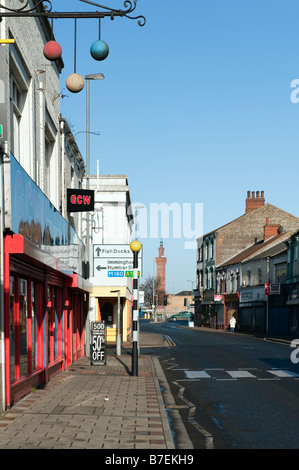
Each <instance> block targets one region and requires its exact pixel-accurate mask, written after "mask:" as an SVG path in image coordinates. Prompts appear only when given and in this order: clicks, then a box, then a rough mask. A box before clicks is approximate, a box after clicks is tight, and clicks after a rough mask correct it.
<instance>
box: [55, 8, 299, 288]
mask: <svg viewBox="0 0 299 470" xmlns="http://www.w3.org/2000/svg"><path fill="white" fill-rule="evenodd" d="M102 1H104V0H102ZM96 3H102V2H96ZM52 5H53V11H55V10H57V11H62V10H67V11H85V10H88V11H92V10H96V7H93V6H90V5H89V6H88V5H86V4H84V3H82V2H80V1H79V0H63V1H62V0H52ZM104 5H106V6H111V7H114V8H115V9H124V5H123V2H122V1H119V0H105V3H104ZM135 14H136V15H144V16H145V17H146V25H145V26H144V27H140V26H138V24H137V21H135V20H129V19H127V18H115V19H114V21H111V20H110V19H109V18H105V19H104V20H102V22H101V24H102V27H101V39H103V40H104V41H106V42H107V43H108V45H109V49H110V52H109V56H108V58H107V59H106V60H105V61H101V62H97V61H95V60H94V59H92V57H91V56H90V53H89V49H90V46H91V44H92V43H93V42H94V41H95V40H96V39H97V38H98V23H97V20H86V19H83V20H79V21H78V26H77V32H78V37H77V72H78V73H80V74H81V75H82V76H84V75H86V74H89V73H98V72H101V73H104V75H105V80H102V81H98V82H93V83H91V88H90V89H91V129H90V130H91V132H96V133H98V132H99V133H100V135H99V136H98V135H92V136H91V173H96V162H97V160H99V164H100V171H101V172H103V174H126V175H127V177H128V181H129V185H130V193H131V199H132V201H133V202H134V203H141V204H144V205H145V207H146V209H147V212H148V213H149V208H150V205H151V204H153V203H158V204H161V203H166V204H167V205H168V206H170V205H171V204H173V203H178V204H179V205H180V207H183V206H182V204H183V203H186V204H189V205H190V207H195V204H197V203H200V204H202V207H203V233H206V232H209V231H210V230H213V229H214V228H217V227H219V226H221V225H223V224H225V223H227V222H229V221H230V220H233V219H234V218H236V217H239V216H240V215H242V214H243V213H244V210H245V198H246V194H247V190H250V191H251V190H252V191H256V190H259V191H261V190H264V191H265V199H266V202H270V203H271V204H274V205H276V206H277V207H280V208H281V209H283V210H285V211H287V212H290V213H292V214H294V215H296V216H299V204H298V157H299V103H298V104H297V103H294V102H292V101H291V93H292V92H296V88H292V87H291V83H292V81H293V80H295V79H299V29H298V18H299V3H298V1H297V0H284V1H283V2H282V1H281V0H241V1H240V0H189V1H188V2H182V1H178V0H139V1H138V4H137V8H136V10H135ZM54 34H55V36H56V39H57V41H59V42H60V44H61V46H62V48H63V60H64V63H65V68H64V70H63V73H62V76H61V91H62V93H63V94H66V95H67V97H65V98H64V99H63V100H62V104H61V110H62V114H63V115H64V116H65V117H66V118H67V119H68V121H69V123H70V125H71V127H72V130H73V133H74V134H76V133H79V134H78V135H77V137H76V138H77V141H78V145H79V148H80V150H81V153H82V154H83V156H85V134H84V130H85V129H86V122H85V102H86V94H85V91H82V92H81V93H80V94H77V95H75V94H72V93H70V92H68V90H67V89H66V87H65V81H66V78H67V77H68V76H69V75H70V74H71V73H73V71H74V70H73V67H74V51H73V39H74V22H73V20H70V19H67V20H55V21H54ZM297 88H298V90H299V85H297ZM293 96H295V97H296V96H297V95H293ZM298 97H299V92H298ZM182 231H183V230H182ZM141 241H142V243H143V247H144V261H143V268H144V269H143V270H144V275H145V276H147V275H152V273H153V265H154V258H155V257H156V256H158V247H159V244H160V236H158V237H157V238H154V239H152V238H150V236H147V237H145V238H144V239H141ZM185 241H186V240H185V239H184V238H183V237H182V238H179V239H177V238H174V237H173V234H172V230H170V235H169V237H168V238H163V242H164V247H165V256H166V257H167V269H166V287H167V291H168V292H169V293H172V292H174V291H175V292H178V291H180V290H185V289H190V288H191V283H190V282H188V280H192V281H194V280H195V273H196V252H195V250H190V249H185V248H184V246H185V245H184V244H185Z"/></svg>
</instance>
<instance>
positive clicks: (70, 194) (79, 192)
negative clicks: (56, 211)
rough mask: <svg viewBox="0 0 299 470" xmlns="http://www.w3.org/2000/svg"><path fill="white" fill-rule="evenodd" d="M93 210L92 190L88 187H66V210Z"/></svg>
mask: <svg viewBox="0 0 299 470" xmlns="http://www.w3.org/2000/svg"><path fill="white" fill-rule="evenodd" d="M93 210H94V191H92V190H89V189H67V211H68V212H86V211H93Z"/></svg>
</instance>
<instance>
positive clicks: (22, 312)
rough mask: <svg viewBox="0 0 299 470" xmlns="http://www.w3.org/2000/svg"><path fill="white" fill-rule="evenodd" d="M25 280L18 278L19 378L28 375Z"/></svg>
mask: <svg viewBox="0 0 299 470" xmlns="http://www.w3.org/2000/svg"><path fill="white" fill-rule="evenodd" d="M27 320H28V309H27V280H26V279H22V278H19V335H20V377H22V376H23V375H26V374H27V373H28V344H27Z"/></svg>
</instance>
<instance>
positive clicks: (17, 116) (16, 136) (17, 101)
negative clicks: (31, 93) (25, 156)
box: [11, 77, 22, 161]
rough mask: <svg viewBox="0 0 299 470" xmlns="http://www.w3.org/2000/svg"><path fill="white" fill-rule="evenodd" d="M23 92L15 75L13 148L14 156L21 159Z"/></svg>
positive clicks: (12, 116) (12, 121)
mask: <svg viewBox="0 0 299 470" xmlns="http://www.w3.org/2000/svg"><path fill="white" fill-rule="evenodd" d="M21 103H22V92H21V89H20V88H19V86H18V84H17V82H16V80H15V78H14V77H12V79H11V105H12V110H11V133H12V139H11V150H12V153H13V155H14V157H15V158H16V159H17V160H18V161H20V138H21V118H22V104H21Z"/></svg>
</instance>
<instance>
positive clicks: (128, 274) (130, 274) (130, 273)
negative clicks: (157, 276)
mask: <svg viewBox="0 0 299 470" xmlns="http://www.w3.org/2000/svg"><path fill="white" fill-rule="evenodd" d="M125 276H126V277H133V276H134V271H125ZM138 277H140V271H138Z"/></svg>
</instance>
